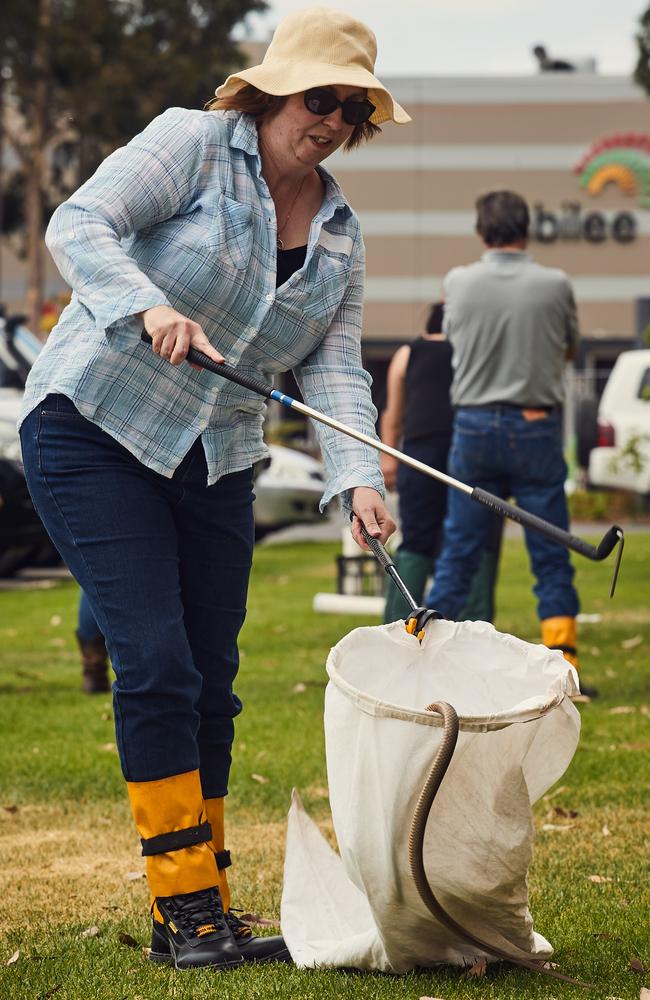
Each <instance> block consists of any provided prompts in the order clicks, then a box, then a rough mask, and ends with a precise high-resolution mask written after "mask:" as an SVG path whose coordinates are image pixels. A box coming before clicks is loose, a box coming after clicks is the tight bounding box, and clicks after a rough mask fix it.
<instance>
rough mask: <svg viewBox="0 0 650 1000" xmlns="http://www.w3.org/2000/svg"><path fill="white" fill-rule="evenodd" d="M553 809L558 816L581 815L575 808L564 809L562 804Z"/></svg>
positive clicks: (573, 816) (571, 817)
mask: <svg viewBox="0 0 650 1000" xmlns="http://www.w3.org/2000/svg"><path fill="white" fill-rule="evenodd" d="M553 811H554V813H555V815H556V816H562V818H563V819H576V817H577V816H579V815H580V813H579V812H577V811H576V810H575V809H563V808H562V806H556V807H555V809H554V810H553Z"/></svg>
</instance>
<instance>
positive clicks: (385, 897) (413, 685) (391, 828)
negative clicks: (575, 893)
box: [281, 621, 580, 973]
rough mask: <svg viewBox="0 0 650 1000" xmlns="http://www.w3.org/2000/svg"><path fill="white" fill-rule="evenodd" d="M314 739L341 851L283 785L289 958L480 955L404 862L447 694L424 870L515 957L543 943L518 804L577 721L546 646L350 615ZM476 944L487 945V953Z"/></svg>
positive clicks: (572, 735) (448, 902) (459, 910)
mask: <svg viewBox="0 0 650 1000" xmlns="http://www.w3.org/2000/svg"><path fill="white" fill-rule="evenodd" d="M327 672H328V674H329V678H330V681H329V684H328V686H327V690H326V695H325V737H326V752H327V771H328V781H329V795H330V805H331V810H332V818H333V822H334V830H335V833H336V839H337V841H338V846H339V851H340V855H337V854H336V853H335V852H334V851H333V850H332V848H331V847H330V846H329V845H328V843H327V841H326V840H325V839H324V837H323V836H322V835H321V833H320V832H319V830H318V828H317V827H316V826H315V824H314V823H313V822H312V821H311V820H310V819H309V817H308V816H307V815H306V813H305V812H304V810H303V809H302V806H301V804H300V800H299V798H298V796H297V795H296V794H294V799H293V802H292V806H291V809H290V812H289V825H288V832H287V850H286V860H285V873H284V887H283V895H282V907H281V922H282V932H283V934H284V937H285V940H286V942H287V945H288V947H289V950H290V951H291V955H292V957H293V959H294V961H295V962H296V964H297V965H298V966H299V967H302V968H308V967H316V966H325V967H327V966H330V967H331V966H338V967H355V968H359V969H377V970H381V971H383V972H394V973H400V972H406V971H408V970H409V969H413V968H415V967H417V966H425V967H426V966H431V965H435V964H438V963H451V964H455V965H458V964H465V963H469V962H473V961H474V960H475V959H476V958H478V957H479V956H481V955H485V954H486V953H485V952H480V951H478V949H477V947H476V946H475V945H471V944H468V943H467V942H466V941H463V940H462V939H461V938H460V937H458V936H457V935H455V934H453V932H451V931H450V930H448V929H447V928H446V927H444V926H443V925H442V924H440V923H439V922H438V921H437V920H435V919H434V917H433V916H432V915H431V914H430V913H429V911H428V910H427V908H426V907H425V905H424V903H423V902H422V901H421V899H420V896H419V894H418V892H417V889H416V887H415V884H414V882H413V878H412V876H411V872H410V869H409V862H408V836H409V830H410V824H411V819H412V816H413V811H414V808H415V805H416V802H417V799H418V796H419V794H420V791H421V789H422V786H423V784H424V782H425V780H426V778H427V775H428V773H429V771H430V768H431V764H432V761H433V758H434V756H435V753H436V750H437V748H438V745H439V742H440V736H441V732H442V730H441V724H442V723H441V719H440V716H438V715H436V714H432V713H430V712H427V711H426V706H427V705H429V704H430V703H431V702H434V701H446V702H449V704H451V705H452V706H453V707H454V708H455V709H456V711H457V713H458V716H459V719H460V735H459V739H458V744H457V747H456V751H455V753H454V757H453V759H452V762H451V765H450V767H449V770H448V772H447V775H446V777H445V779H444V780H443V782H442V786H441V788H440V790H439V792H438V794H437V796H436V799H435V802H434V804H433V808H432V810H431V814H430V818H429V822H428V825H427V831H426V837H425V848H424V860H425V868H426V872H427V878H428V881H429V883H430V885H431V888H432V890H433V892H434V894H435V896H436V897H437V899H438V901H439V902H440V903H441V904H442V906H443V907H444V908H445V909H446V910H447V911H448V912H449V914H450V915H451V916H452V917H453V918H454V919H455V920H456V921H457V922H458V923H460V924H461V925H462V926H463V927H466V928H467V929H468V930H469V931H470V932H472V933H473V934H474V935H476V936H477V937H479V938H481V939H482V940H485V941H487V942H489V943H490V944H492V945H494V946H495V947H497V948H500V949H501V950H503V951H507V952H508V953H509V954H512V955H513V956H518V957H520V958H528V959H530V958H538V959H539V958H545V957H547V956H549V955H550V954H551V953H552V950H553V949H552V947H551V945H550V944H549V943H548V941H546V940H545V939H544V938H543V937H542V936H541V935H540V934H537V933H535V932H534V931H533V925H532V917H531V915H530V912H529V909H528V890H527V881H526V875H527V870H528V866H529V864H530V861H531V857H532V849H533V833H534V830H533V822H532V815H531V805H532V804H533V803H534V802H535V801H536V800H537V799H538V798H539V797H540V796H541V795H542V794H543V793H544V792H545V791H546V790H547V789H548V788H549V786H550V785H552V784H553V782H555V781H556V780H557V779H558V778H559V777H560V776H561V775H562V774H563V772H564V771H565V770H566V768H567V767H568V765H569V763H570V761H571V758H572V756H573V753H574V751H575V748H576V745H577V742H578V736H579V731H580V719H579V715H578V712H577V711H576V709H575V707H574V706H573V705H572V703H571V701H570V696H571V695H572V694H577V693H578V684H577V675H576V673H575V671H574V670H573V668H572V667H570V666H569V664H568V663H567V662H566V660H564V659H563V657H562V655H561V654H560V653H558V652H550V651H549V650H548V649H546V647H545V646H539V645H532V644H531V643H527V642H523V641H522V640H520V639H516V638H514V637H513V636H510V635H503V634H501V633H499V632H497V631H496V630H495V629H494V628H493V626H492V625H489V624H487V623H485V622H460V623H458V622H448V621H433V622H430V623H429V624H428V625H427V627H426V635H425V637H424V639H423V641H422V643H421V644H420V643H419V642H418V640H417V639H416V638H415V637H414V636H411V635H409V634H408V633H407V632H406V630H405V627H404V623H403V622H394V623H393V624H391V625H384V626H380V627H373V628H358V629H355V630H354V631H353V632H351V633H350V634H349V635H348V636H346V637H345V638H344V639H343V640H342V641H341V642H339V643H338V645H337V646H335V647H334V649H332V650H331V652H330V655H329V658H328V661H327ZM488 957H489V956H488Z"/></svg>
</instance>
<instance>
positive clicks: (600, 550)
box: [470, 486, 623, 562]
mask: <svg viewBox="0 0 650 1000" xmlns="http://www.w3.org/2000/svg"><path fill="white" fill-rule="evenodd" d="M470 495H471V497H472V500H477V501H478V502H479V503H482V504H484V505H485V506H486V507H489V508H490V510H493V511H494V512H495V513H497V514H501V515H502V516H505V517H509V518H510V520H511V521H517V523H518V524H523V525H525V527H527V528H534V529H535V531H539V532H540V533H541V534H542V535H546V537H547V538H551V539H552V540H553V541H554V542H557V543H558V544H559V545H564V546H565V548H567V549H573V551H574V552H579V553H580V555H581V556H585V557H586V558H587V559H592V560H594V561H596V562H599V561H600V560H601V559H605V557H606V556H608V555H609V553H610V552H611V551H612V549H613V548H614V546H615V545H616V543H617V542H618V541H619V539H621V538H622V536H623V531H622V529H621V528H619V527H618V525H613V527H611V528H610V529H609V531H608V532H607V534H606V535H605V537H604V538H603V539H602V540H601V541H600V543H599V544H598V545H591V544H590V543H589V542H585V541H584V539H582V538H578V537H577V535H572V534H571V533H570V532H569V531H564V529H563V528H558V527H556V525H554V524H549V522H548V521H545V520H544V519H543V518H541V517H537V515H536V514H531V513H530V511H527V510H522V508H521V507H516V506H515V505H514V504H512V503H508V501H507V500H502V499H501V497H497V496H494V494H493V493H488V492H487V490H482V489H481V488H480V486H475V487H474V489H473V490H472V492H471V494H470Z"/></svg>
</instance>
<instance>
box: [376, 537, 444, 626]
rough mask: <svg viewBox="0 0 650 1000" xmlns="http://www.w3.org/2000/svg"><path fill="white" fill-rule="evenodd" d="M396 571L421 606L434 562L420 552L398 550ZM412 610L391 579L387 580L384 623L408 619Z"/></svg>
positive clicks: (395, 560)
mask: <svg viewBox="0 0 650 1000" xmlns="http://www.w3.org/2000/svg"><path fill="white" fill-rule="evenodd" d="M394 563H395V569H396V570H397V572H398V573H399V575H400V577H401V578H402V580H403V581H404V583H405V584H406V587H407V589H408V590H409V592H410V593H411V595H412V597H413V600H414V601H415V603H416V604H418V605H419V604H421V603H422V599H423V597H424V588H425V586H426V582H427V579H428V577H429V575H430V573H431V569H432V565H433V560H432V559H429V558H427V556H423V555H420V553H419V552H409V551H408V550H407V549H398V550H397V555H396V556H395V559H394ZM410 610H411V608H409V606H408V604H407V603H406V601H405V600H404V598H403V597H402V595H401V594H400V592H399V590H398V589H397V587H396V586H395V584H394V583H393V581H392V580H391V579H390V577H388V578H387V580H386V607H385V608H384V623H385V624H388V622H396V621H398V620H399V619H400V618H406V617H407V615H408V613H409V611H410Z"/></svg>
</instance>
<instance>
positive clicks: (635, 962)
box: [630, 958, 646, 975]
mask: <svg viewBox="0 0 650 1000" xmlns="http://www.w3.org/2000/svg"><path fill="white" fill-rule="evenodd" d="M630 968H631V970H632V972H640V973H641V975H644V974H645V972H646V968H645V966H644V964H643V962H642V961H641V959H640V958H631V959H630Z"/></svg>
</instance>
